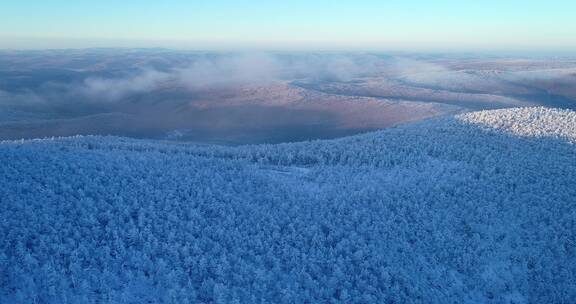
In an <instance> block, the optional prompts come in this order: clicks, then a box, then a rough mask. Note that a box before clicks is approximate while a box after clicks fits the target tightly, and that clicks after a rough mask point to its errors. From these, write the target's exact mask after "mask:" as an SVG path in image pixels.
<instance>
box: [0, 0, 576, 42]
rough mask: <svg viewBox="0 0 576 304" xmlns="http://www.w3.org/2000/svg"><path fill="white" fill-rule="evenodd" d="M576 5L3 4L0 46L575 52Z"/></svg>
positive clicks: (311, 1) (86, 0)
mask: <svg viewBox="0 0 576 304" xmlns="http://www.w3.org/2000/svg"><path fill="white" fill-rule="evenodd" d="M575 16H576V1H560V0H548V1H530V0H528V1H518V0H508V1H505V0H499V1H495V0H484V1H453V0H436V1H426V0H412V1H410V0H405V1H376V0H356V1H338V0H332V1H328V0H308V1H303V0H291V1H270V0H269V1H262V0H251V1H233V0H210V1H204V0H200V1H194V0H192V1H190V0H189V1H184V0H165V1H152V0H138V1H136V0H98V1H94V0H50V1H38V0H0V48H45V47H46V48H52V47H95V46H102V47H115V46H139V47H140V46H144V47H147V46H149V47H180V48H195V49H217V48H258V49H260V48H261V49H285V48H286V49H383V50H388V49H390V50H396V49H399V50H412V49H418V50H419V49H445V50H451V49H454V50H458V49H462V50H475V49H478V50H513V49H534V50H540V49H541V50H576V17H575Z"/></svg>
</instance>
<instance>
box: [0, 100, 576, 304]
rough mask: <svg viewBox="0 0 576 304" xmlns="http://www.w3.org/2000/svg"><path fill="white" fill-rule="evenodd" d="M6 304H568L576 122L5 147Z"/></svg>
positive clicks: (529, 117) (574, 286) (1, 196)
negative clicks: (237, 141)
mask: <svg viewBox="0 0 576 304" xmlns="http://www.w3.org/2000/svg"><path fill="white" fill-rule="evenodd" d="M0 159H1V163H0V240H1V242H0V303H212V302H215V303H323V302H326V303H336V302H341V303H569V302H572V301H573V300H574V299H576V112H574V111H569V110H553V109H545V108H520V109H506V110H494V111H484V112H474V113H468V114H461V115H458V116H455V117H449V118H441V119H435V120H430V121H425V122H421V123H416V124H413V125H407V126H402V127H397V128H393V129H388V130H384V131H378V132H374V133H368V134H364V135H358V136H353V137H347V138H341V139H337V140H327V141H314V142H305V143H290V144H279V145H259V146H241V147H220V146H210V145H197V146H195V145H184V144H174V143H167V142H155V141H145V140H132V139H126V138H116V137H76V138H65V139H54V140H32V141H22V142H20V141H18V142H3V143H2V144H0Z"/></svg>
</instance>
